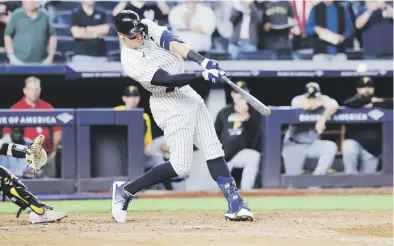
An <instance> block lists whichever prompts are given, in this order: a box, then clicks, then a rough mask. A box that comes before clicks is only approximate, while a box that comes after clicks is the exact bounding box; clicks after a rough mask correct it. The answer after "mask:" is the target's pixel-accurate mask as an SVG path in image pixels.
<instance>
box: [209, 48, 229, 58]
mask: <svg viewBox="0 0 394 246" xmlns="http://www.w3.org/2000/svg"><path fill="white" fill-rule="evenodd" d="M205 56H206V57H207V58H210V59H215V60H231V56H230V54H229V53H227V52H222V51H214V50H210V51H208V52H207V53H206V54H205Z"/></svg>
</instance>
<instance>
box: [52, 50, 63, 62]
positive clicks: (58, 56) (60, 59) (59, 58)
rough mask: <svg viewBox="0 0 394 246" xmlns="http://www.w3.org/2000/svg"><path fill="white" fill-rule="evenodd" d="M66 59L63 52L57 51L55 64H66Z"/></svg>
mask: <svg viewBox="0 0 394 246" xmlns="http://www.w3.org/2000/svg"><path fill="white" fill-rule="evenodd" d="M65 62H66V58H65V57H64V54H63V52H61V51H56V54H55V57H54V58H53V63H65Z"/></svg>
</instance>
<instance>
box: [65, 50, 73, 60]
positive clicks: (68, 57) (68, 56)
mask: <svg viewBox="0 0 394 246" xmlns="http://www.w3.org/2000/svg"><path fill="white" fill-rule="evenodd" d="M73 56H74V51H72V50H69V51H66V52H64V58H65V59H66V62H72V59H73Z"/></svg>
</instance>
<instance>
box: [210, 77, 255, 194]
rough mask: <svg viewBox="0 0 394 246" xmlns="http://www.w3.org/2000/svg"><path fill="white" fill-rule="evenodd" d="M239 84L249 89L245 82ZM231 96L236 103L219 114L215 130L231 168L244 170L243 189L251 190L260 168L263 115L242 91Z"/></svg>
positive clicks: (241, 187)
mask: <svg viewBox="0 0 394 246" xmlns="http://www.w3.org/2000/svg"><path fill="white" fill-rule="evenodd" d="M236 84H237V86H238V87H240V88H242V89H243V90H245V91H249V88H248V86H247V84H246V83H245V82H244V81H238V82H237V83H236ZM231 97H232V99H233V103H231V104H229V105H227V106H226V107H224V108H223V109H221V110H220V111H219V113H218V115H217V117H216V121H215V130H216V133H217V135H218V137H219V140H220V142H221V143H222V145H223V150H224V154H225V160H226V161H227V164H228V166H229V170H230V171H232V170H233V169H234V168H242V169H243V172H242V178H241V182H240V183H241V185H240V189H241V190H251V189H253V188H254V184H255V181H256V176H257V173H258V170H259V167H260V150H261V128H260V124H261V119H262V118H261V115H260V114H259V113H258V112H257V111H256V110H255V109H254V108H253V107H250V106H249V105H248V103H247V102H246V101H245V99H244V98H243V97H242V96H241V94H239V93H237V92H236V91H234V90H233V91H232V92H231Z"/></svg>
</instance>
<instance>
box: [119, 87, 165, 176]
mask: <svg viewBox="0 0 394 246" xmlns="http://www.w3.org/2000/svg"><path fill="white" fill-rule="evenodd" d="M122 101H123V103H124V105H120V106H117V107H115V108H114V109H115V110H133V109H135V108H137V107H138V105H139V103H140V101H141V95H140V91H139V89H138V87H136V86H133V85H131V86H127V87H126V88H125V89H124V91H123V95H122ZM143 117H144V121H145V135H144V153H145V168H146V170H149V169H150V168H152V167H154V166H156V165H157V164H160V163H162V162H163V161H164V160H163V157H162V156H160V155H158V154H155V153H153V152H152V150H151V146H152V142H153V140H152V124H151V120H150V117H149V115H148V114H147V113H145V112H144V114H143Z"/></svg>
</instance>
